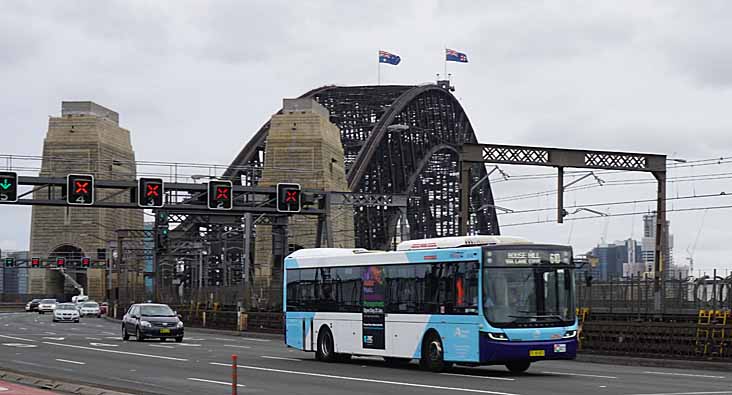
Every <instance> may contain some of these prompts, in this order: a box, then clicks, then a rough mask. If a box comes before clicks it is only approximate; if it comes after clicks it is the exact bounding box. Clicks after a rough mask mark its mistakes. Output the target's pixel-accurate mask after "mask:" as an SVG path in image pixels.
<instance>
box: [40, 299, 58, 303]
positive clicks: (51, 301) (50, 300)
mask: <svg viewBox="0 0 732 395" xmlns="http://www.w3.org/2000/svg"><path fill="white" fill-rule="evenodd" d="M41 303H56V299H43V300H41Z"/></svg>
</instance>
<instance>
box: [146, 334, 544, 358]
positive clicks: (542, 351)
mask: <svg viewBox="0 0 732 395" xmlns="http://www.w3.org/2000/svg"><path fill="white" fill-rule="evenodd" d="M160 333H170V329H161V330H160ZM542 352H543V351H542ZM542 355H544V354H542Z"/></svg>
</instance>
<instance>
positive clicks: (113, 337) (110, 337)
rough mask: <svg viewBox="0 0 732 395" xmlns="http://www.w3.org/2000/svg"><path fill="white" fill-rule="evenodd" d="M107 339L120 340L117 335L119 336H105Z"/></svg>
mask: <svg viewBox="0 0 732 395" xmlns="http://www.w3.org/2000/svg"><path fill="white" fill-rule="evenodd" d="M105 339H112V340H119V337H117V336H108V337H105Z"/></svg>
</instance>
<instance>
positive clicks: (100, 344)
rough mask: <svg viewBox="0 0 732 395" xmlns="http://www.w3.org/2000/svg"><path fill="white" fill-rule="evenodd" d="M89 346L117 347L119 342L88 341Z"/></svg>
mask: <svg viewBox="0 0 732 395" xmlns="http://www.w3.org/2000/svg"><path fill="white" fill-rule="evenodd" d="M89 345H90V346H94V347H119V344H107V343H89Z"/></svg>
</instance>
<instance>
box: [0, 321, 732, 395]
mask: <svg viewBox="0 0 732 395" xmlns="http://www.w3.org/2000/svg"><path fill="white" fill-rule="evenodd" d="M120 332H121V326H120V325H119V324H117V323H114V322H110V321H106V320H103V319H97V318H86V319H82V321H81V323H79V324H72V323H58V324H54V323H52V322H51V315H50V314H45V315H38V314H35V313H14V314H0V369H2V368H6V369H11V370H15V371H19V372H24V373H26V374H31V375H32V374H33V373H38V374H41V375H43V376H46V377H50V378H55V379H59V380H65V381H73V382H78V383H84V384H91V385H101V386H107V387H111V388H114V389H118V390H122V389H124V390H127V392H131V393H145V394H175V395H182V394H230V393H231V384H230V383H231V373H232V368H231V355H232V354H236V355H237V356H238V363H239V368H238V370H237V371H238V380H239V385H240V387H239V389H238V393H239V394H248V393H266V394H288V395H291V394H334V395H336V394H348V395H358V394H400V395H402V394H404V395H408V394H420V395H424V394H453V393H454V394H461V393H468V394H469V393H473V394H495V395H500V394H517V395H518V394H521V395H530V394H595V395H600V394H649V395H705V394H710V395H712V394H714V395H718V394H732V373H726V372H714V371H699V370H675V369H663V368H647V367H634V366H621V365H606V364H593V363H581V362H575V361H564V362H552V361H547V362H540V363H536V364H533V365H532V366H531V368H530V369H529V371H528V372H527V373H526V374H523V375H516V376H514V375H510V374H509V373H508V372H507V371H506V369H505V368H504V367H502V366H492V367H480V368H462V367H457V368H454V369H452V370H450V371H449V372H446V373H441V374H436V373H430V372H423V371H421V370H419V369H418V368H417V365H416V363H413V364H412V365H410V366H409V367H406V368H389V367H386V366H384V364H383V363H382V362H381V360H379V359H376V358H354V359H353V360H352V361H350V362H347V363H322V362H318V361H315V360H314V358H313V354H312V353H304V352H301V351H298V350H292V349H288V348H286V347H285V345H284V344H283V342H282V340H281V339H279V338H264V337H235V336H226V335H212V334H208V333H206V334H204V333H201V332H196V331H195V330H191V329H186V339H185V341H184V342H183V343H180V344H178V343H175V342H173V341H172V340H169V341H167V342H164V343H161V342H158V341H157V340H146V341H145V342H142V343H138V342H136V341H134V338H133V339H132V340H131V341H127V342H123V341H122V340H121V333H120Z"/></svg>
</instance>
